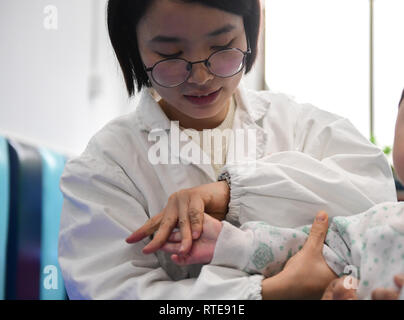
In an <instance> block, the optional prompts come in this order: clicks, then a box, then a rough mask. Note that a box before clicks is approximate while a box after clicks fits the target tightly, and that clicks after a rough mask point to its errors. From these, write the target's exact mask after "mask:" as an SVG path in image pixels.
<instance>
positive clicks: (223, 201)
mask: <svg viewBox="0 0 404 320" xmlns="http://www.w3.org/2000/svg"><path fill="white" fill-rule="evenodd" d="M229 201H230V189H229V186H228V184H227V182H226V181H220V182H214V183H209V184H204V185H201V186H197V187H194V188H189V189H183V190H180V191H178V192H175V193H173V194H172V195H171V196H170V197H169V199H168V203H167V205H166V207H165V208H164V209H163V210H162V211H161V212H160V213H159V214H158V215H156V216H154V217H153V218H151V219H149V220H148V221H147V222H146V223H145V224H144V225H143V226H142V227H141V228H139V229H138V230H136V231H135V232H134V233H132V235H130V236H129V237H128V238H127V239H126V242H127V243H136V242H139V241H140V240H142V239H144V238H145V237H148V236H150V235H152V234H153V233H155V232H156V231H157V232H156V233H155V234H154V237H153V240H152V241H151V242H150V243H149V244H147V246H145V247H144V248H143V253H145V254H149V253H153V252H156V251H157V250H159V249H160V248H161V247H163V246H164V244H165V243H166V242H167V240H168V238H169V236H170V235H171V233H172V231H173V229H174V228H175V227H177V226H178V227H179V229H180V234H181V239H182V240H181V249H180V252H179V255H183V256H185V255H186V254H188V253H189V251H190V250H191V247H192V242H193V240H196V239H198V238H199V237H200V235H201V233H202V226H203V217H204V213H205V212H206V213H208V214H209V215H210V216H212V217H214V218H216V219H218V220H224V219H225V217H226V214H227V210H228V204H229Z"/></svg>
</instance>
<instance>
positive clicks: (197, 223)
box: [188, 196, 205, 240]
mask: <svg viewBox="0 0 404 320" xmlns="http://www.w3.org/2000/svg"><path fill="white" fill-rule="evenodd" d="M204 211H205V204H204V202H203V200H202V199H201V198H200V197H199V196H198V197H196V196H193V197H191V200H190V202H189V208H188V215H189V221H190V223H191V230H192V239H194V240H196V239H199V237H200V236H201V233H202V230H203V218H204Z"/></svg>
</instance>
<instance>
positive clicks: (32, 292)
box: [6, 140, 42, 300]
mask: <svg viewBox="0 0 404 320" xmlns="http://www.w3.org/2000/svg"><path fill="white" fill-rule="evenodd" d="M8 146H9V150H8V151H9V164H10V209H9V212H10V214H9V229H8V242H7V260H6V261H7V268H6V272H7V277H6V299H32V300H37V299H39V284H40V267H41V266H40V259H41V226H42V221H41V220H42V211H41V202H42V201H41V200H42V159H41V156H40V154H39V152H38V151H37V150H36V148H34V147H31V146H28V145H25V144H22V143H19V142H16V141H12V140H9V142H8Z"/></svg>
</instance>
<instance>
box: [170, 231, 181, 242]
mask: <svg viewBox="0 0 404 320" xmlns="http://www.w3.org/2000/svg"><path fill="white" fill-rule="evenodd" d="M181 240H182V239H181V233H180V232H179V231H175V232H173V233H171V235H170V237H169V238H168V241H170V242H181Z"/></svg>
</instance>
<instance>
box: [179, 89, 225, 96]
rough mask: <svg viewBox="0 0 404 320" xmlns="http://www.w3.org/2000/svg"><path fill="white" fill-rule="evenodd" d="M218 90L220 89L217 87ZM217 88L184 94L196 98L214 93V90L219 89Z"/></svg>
mask: <svg viewBox="0 0 404 320" xmlns="http://www.w3.org/2000/svg"><path fill="white" fill-rule="evenodd" d="M219 90H220V89H219ZM219 90H216V91H213V90H207V91H205V92H202V93H200V92H198V93H191V94H186V95H185V96H186V97H198V98H201V97H207V96H209V95H211V94H213V93H215V92H217V91H219Z"/></svg>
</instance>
